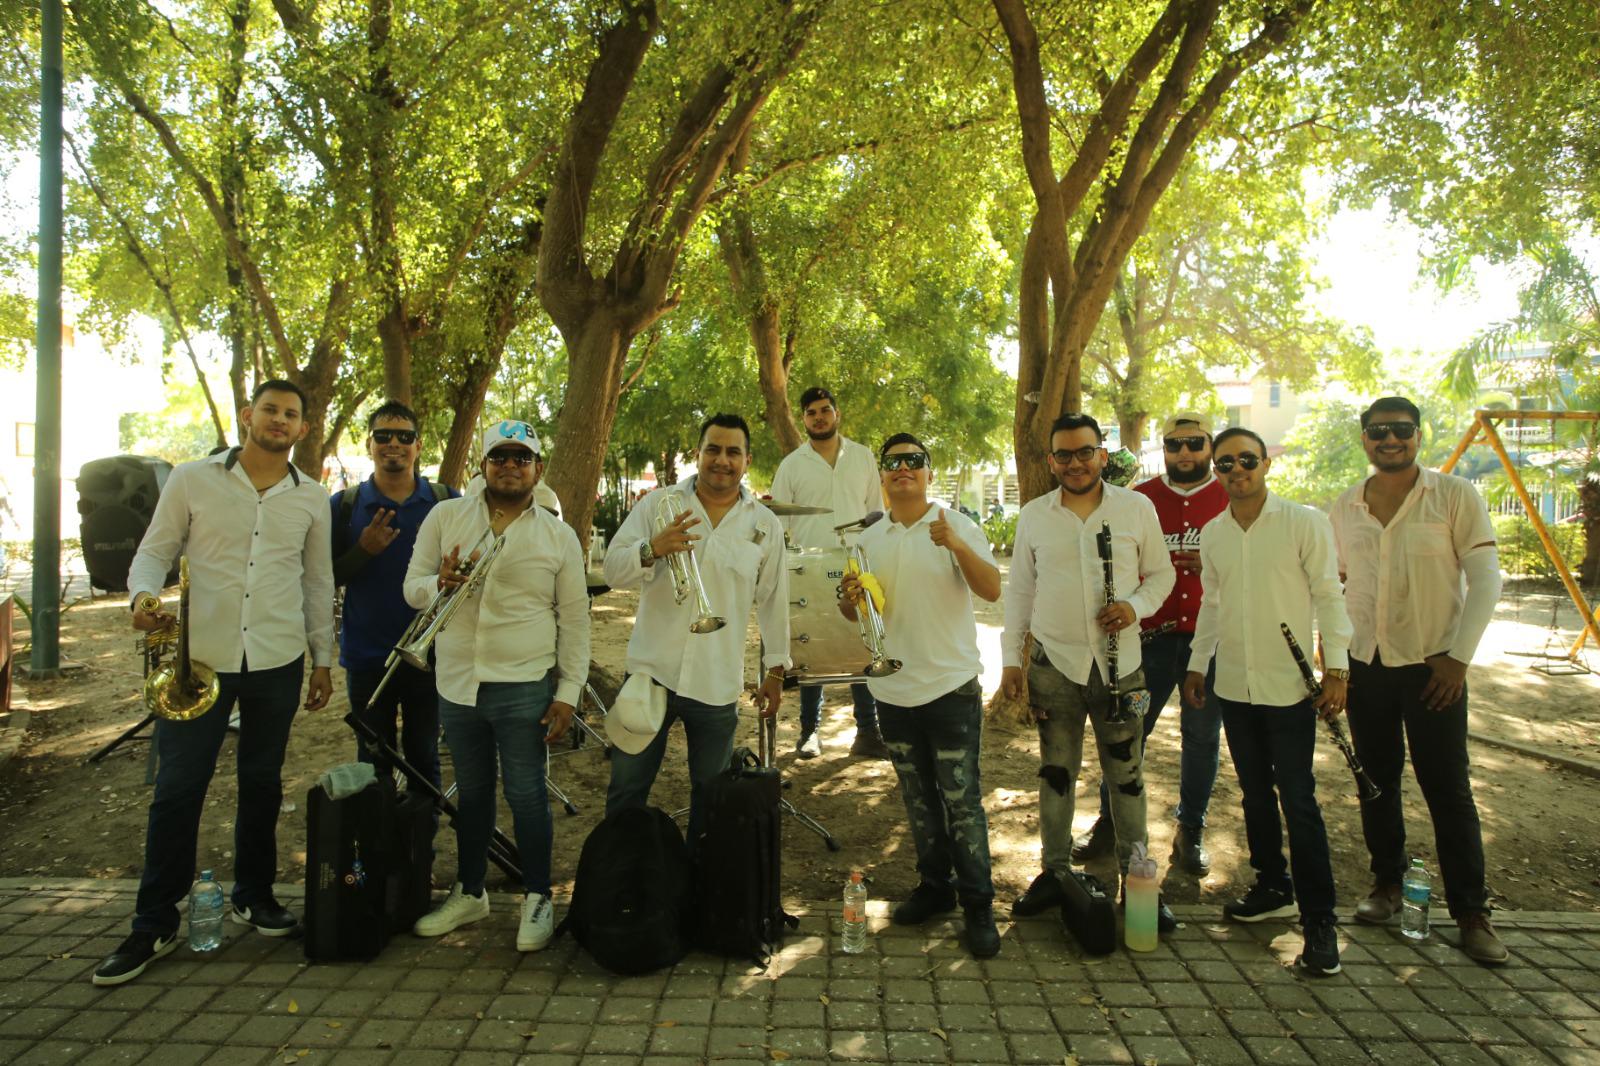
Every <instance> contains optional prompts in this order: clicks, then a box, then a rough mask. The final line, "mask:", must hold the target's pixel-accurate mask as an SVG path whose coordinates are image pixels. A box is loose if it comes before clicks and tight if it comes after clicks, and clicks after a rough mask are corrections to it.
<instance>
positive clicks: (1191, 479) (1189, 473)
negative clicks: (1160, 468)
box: [1167, 463, 1211, 485]
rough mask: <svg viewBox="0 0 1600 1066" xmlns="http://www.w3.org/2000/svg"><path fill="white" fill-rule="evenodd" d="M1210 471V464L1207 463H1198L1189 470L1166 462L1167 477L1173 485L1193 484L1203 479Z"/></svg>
mask: <svg viewBox="0 0 1600 1066" xmlns="http://www.w3.org/2000/svg"><path fill="white" fill-rule="evenodd" d="M1210 473H1211V466H1210V464H1209V463H1202V464H1199V465H1197V466H1195V467H1194V468H1193V469H1191V470H1183V469H1181V468H1179V467H1176V466H1173V465H1172V464H1171V463H1168V464H1167V479H1168V480H1169V481H1171V482H1172V483H1173V484H1175V485H1193V484H1194V483H1195V482H1196V481H1204V480H1205V479H1206V475H1208V474H1210Z"/></svg>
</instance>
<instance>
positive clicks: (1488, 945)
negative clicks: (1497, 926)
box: [1456, 911, 1511, 966]
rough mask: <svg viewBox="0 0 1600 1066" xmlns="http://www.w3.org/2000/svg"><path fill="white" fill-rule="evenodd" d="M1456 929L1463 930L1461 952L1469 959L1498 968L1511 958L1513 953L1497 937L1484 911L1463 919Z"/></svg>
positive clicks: (1458, 922)
mask: <svg viewBox="0 0 1600 1066" xmlns="http://www.w3.org/2000/svg"><path fill="white" fill-rule="evenodd" d="M1456 927H1457V928H1458V929H1460V930H1461V950H1462V952H1464V953H1465V954H1466V956H1467V958H1469V959H1473V960H1476V961H1477V962H1482V963H1486V964H1488V965H1490V966H1498V965H1500V964H1501V963H1503V962H1505V961H1506V960H1507V959H1509V958H1511V952H1509V951H1507V950H1506V946H1505V945H1504V944H1502V943H1500V938H1499V937H1498V936H1495V933H1494V926H1492V925H1490V924H1489V916H1488V915H1487V914H1485V913H1484V912H1483V911H1475V912H1474V913H1472V914H1468V915H1466V916H1464V917H1462V918H1461V919H1460V920H1458V921H1457V922H1456Z"/></svg>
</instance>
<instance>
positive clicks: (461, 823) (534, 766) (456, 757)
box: [439, 674, 555, 896]
mask: <svg viewBox="0 0 1600 1066" xmlns="http://www.w3.org/2000/svg"><path fill="white" fill-rule="evenodd" d="M554 694H555V684H554V682H552V680H551V678H550V675H549V674H546V675H545V676H544V677H542V678H540V679H539V680H538V681H485V682H481V683H480V684H479V685H478V702H477V704H476V705H466V704H460V703H452V702H450V701H449V700H447V699H445V698H444V697H442V696H441V697H440V698H439V717H440V718H441V719H443V721H444V738H445V741H446V742H447V743H448V744H449V745H450V758H451V760H452V762H454V764H455V771H456V786H457V788H458V789H459V792H458V793H457V796H458V797H459V798H458V801H457V806H458V807H459V808H460V810H459V813H458V814H457V816H456V853H457V858H456V871H457V873H456V880H457V881H460V882H461V888H462V891H464V892H467V893H469V894H471V895H477V894H478V893H480V892H482V891H483V879H484V876H485V875H486V874H487V873H488V865H489V839H490V837H491V836H492V835H493V833H494V776H495V756H496V754H497V753H498V755H499V762H500V773H501V775H502V777H503V778H504V781H505V792H506V806H508V807H510V808H511V821H512V825H513V826H514V828H515V830H516V837H517V853H518V854H519V855H520V856H521V858H522V883H523V887H524V888H525V889H527V890H528V891H529V892H538V893H540V894H541V895H545V896H548V895H549V894H550V850H551V848H552V847H553V846H554V843H555V828H554V826H553V825H552V823H551V820H550V800H549V794H548V793H547V792H546V790H545V774H546V772H547V771H548V770H549V766H550V753H549V751H548V750H547V749H546V748H545V743H544V734H545V727H544V726H543V725H540V724H539V719H541V718H543V717H544V714H545V710H546V709H547V708H548V707H549V706H550V699H551V697H552V696H553V695H554Z"/></svg>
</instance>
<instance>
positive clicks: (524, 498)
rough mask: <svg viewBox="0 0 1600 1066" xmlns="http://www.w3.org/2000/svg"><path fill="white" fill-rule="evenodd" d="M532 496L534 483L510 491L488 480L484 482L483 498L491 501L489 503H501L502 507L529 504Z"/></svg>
mask: <svg viewBox="0 0 1600 1066" xmlns="http://www.w3.org/2000/svg"><path fill="white" fill-rule="evenodd" d="M532 496H533V486H532V485H529V486H528V487H527V488H525V489H515V490H512V491H510V492H505V491H502V490H500V489H497V488H495V487H494V486H493V485H490V484H489V483H488V482H487V481H486V482H484V485H483V498H484V499H485V500H487V501H489V503H491V504H499V505H500V506H501V507H521V506H523V505H525V504H527V502H528V500H529V499H530V498H531V497H532ZM491 509H492V508H491Z"/></svg>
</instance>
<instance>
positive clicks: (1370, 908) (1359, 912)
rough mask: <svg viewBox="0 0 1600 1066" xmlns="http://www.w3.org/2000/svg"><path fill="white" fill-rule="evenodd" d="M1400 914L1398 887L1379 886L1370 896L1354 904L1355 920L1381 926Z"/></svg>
mask: <svg viewBox="0 0 1600 1066" xmlns="http://www.w3.org/2000/svg"><path fill="white" fill-rule="evenodd" d="M1399 913H1400V886H1399V885H1379V886H1378V887H1377V888H1374V889H1373V890H1372V895H1370V896H1368V897H1367V898H1366V899H1364V900H1362V901H1361V902H1360V903H1357V904H1356V920H1357V921H1362V922H1366V923H1368V924H1369V925H1382V924H1383V923H1385V922H1387V921H1388V920H1389V919H1390V918H1393V917H1394V916H1395V915H1397V914H1399Z"/></svg>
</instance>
